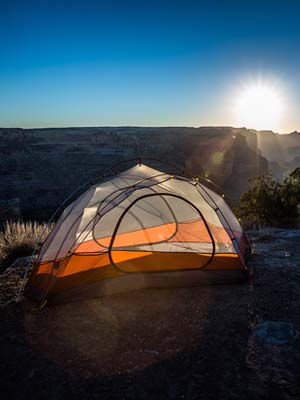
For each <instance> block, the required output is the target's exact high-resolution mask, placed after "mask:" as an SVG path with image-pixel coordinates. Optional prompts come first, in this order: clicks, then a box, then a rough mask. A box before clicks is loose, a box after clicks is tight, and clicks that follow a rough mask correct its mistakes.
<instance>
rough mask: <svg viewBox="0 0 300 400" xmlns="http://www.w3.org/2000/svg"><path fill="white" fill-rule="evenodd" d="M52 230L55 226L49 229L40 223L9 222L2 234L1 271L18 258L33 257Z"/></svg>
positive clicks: (0, 244)
mask: <svg viewBox="0 0 300 400" xmlns="http://www.w3.org/2000/svg"><path fill="white" fill-rule="evenodd" d="M52 228H53V225H50V226H49V227H47V225H46V224H44V223H38V222H20V221H17V222H12V221H7V222H6V223H5V225H4V230H3V232H1V233H0V270H2V271H3V270H4V269H6V268H7V267H8V266H9V265H11V264H12V263H13V262H14V261H15V260H16V259H17V258H18V257H25V256H31V255H32V253H33V251H34V250H38V249H39V248H40V246H41V244H42V243H43V241H44V240H45V239H46V237H47V236H48V234H49V233H50V231H51V229H52Z"/></svg>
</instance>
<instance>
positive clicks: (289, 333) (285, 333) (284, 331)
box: [252, 321, 299, 345]
mask: <svg viewBox="0 0 300 400" xmlns="http://www.w3.org/2000/svg"><path fill="white" fill-rule="evenodd" d="M252 335H253V337H254V338H255V339H257V340H258V341H260V342H263V343H264V344H268V345H282V344H287V343H289V342H291V341H293V340H295V339H297V338H298V337H299V331H298V330H297V329H296V328H295V326H294V324H292V323H291V322H283V321H263V322H261V323H259V324H257V325H256V326H255V327H254V328H253V331H252Z"/></svg>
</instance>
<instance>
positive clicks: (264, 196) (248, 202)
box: [237, 168, 300, 226]
mask: <svg viewBox="0 0 300 400" xmlns="http://www.w3.org/2000/svg"><path fill="white" fill-rule="evenodd" d="M299 204H300V168H297V169H295V170H294V171H292V172H291V173H290V174H289V175H288V177H287V178H286V179H285V180H284V181H283V182H282V183H281V182H279V181H277V180H276V179H274V178H273V177H272V175H270V174H268V175H264V176H261V177H254V178H251V179H250V181H249V190H248V191H247V192H245V193H243V194H242V196H241V198H240V207H239V208H238V209H237V214H238V216H239V217H240V218H241V220H242V222H243V224H244V225H245V226H251V225H253V224H254V223H259V224H268V225H271V226H294V225H296V224H297V218H298V206H299Z"/></svg>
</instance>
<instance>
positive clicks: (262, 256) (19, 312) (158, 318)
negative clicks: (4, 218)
mask: <svg viewBox="0 0 300 400" xmlns="http://www.w3.org/2000/svg"><path fill="white" fill-rule="evenodd" d="M252 240H253V244H254V252H255V255H254V256H253V258H252V260H251V266H252V267H253V269H254V285H253V286H251V285H249V284H241V285H226V286H225V285H224V286H210V287H204V286H203V287H197V288H181V289H161V290H158V289H147V290H140V291H135V292H131V293H126V294H120V295H114V296H110V297H106V298H102V299H96V300H89V301H86V302H76V303H75V302H74V303H68V304H65V305H60V306H49V307H46V308H45V309H44V310H42V311H35V310H34V309H33V308H32V306H31V305H30V304H28V303H27V302H22V303H18V304H16V303H14V302H10V303H9V302H8V301H9V300H10V299H11V298H12V296H13V295H14V292H15V290H16V286H17V285H18V284H19V277H18V276H17V275H16V274H14V273H12V272H10V273H8V274H4V275H2V276H1V278H0V301H1V302H2V306H1V307H0V321H1V322H0V323H1V325H0V329H1V336H0V384H1V394H2V398H3V399H101V400H102V399H103V400H104V399H128V400H129V399H130V400H132V399H142V400H143V399H206V400H207V399H222V400H223V399H225V400H226V399H239V400H241V399H286V400H288V399H300V337H299V330H300V325H299V324H300V231H279V230H277V231H274V232H272V234H271V236H266V237H264V238H258V237H256V236H255V235H252Z"/></svg>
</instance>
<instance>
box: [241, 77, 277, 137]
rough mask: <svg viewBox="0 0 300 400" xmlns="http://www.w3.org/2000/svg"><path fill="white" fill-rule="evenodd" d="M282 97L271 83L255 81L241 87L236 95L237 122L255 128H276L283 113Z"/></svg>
mask: <svg viewBox="0 0 300 400" xmlns="http://www.w3.org/2000/svg"><path fill="white" fill-rule="evenodd" d="M284 106H285V104H284V99H283V96H282V94H281V93H280V91H279V90H278V89H277V88H276V87H275V86H273V85H271V84H266V83H256V84H251V85H249V86H246V87H244V88H242V89H241V92H240V93H239V94H238V95H237V96H236V103H235V107H234V108H235V114H236V119H237V124H238V125H239V126H245V127H247V128H253V129H257V130H267V129H272V130H276V129H278V128H279V124H280V121H281V119H282V117H283V113H284V108H285V107H284Z"/></svg>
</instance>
